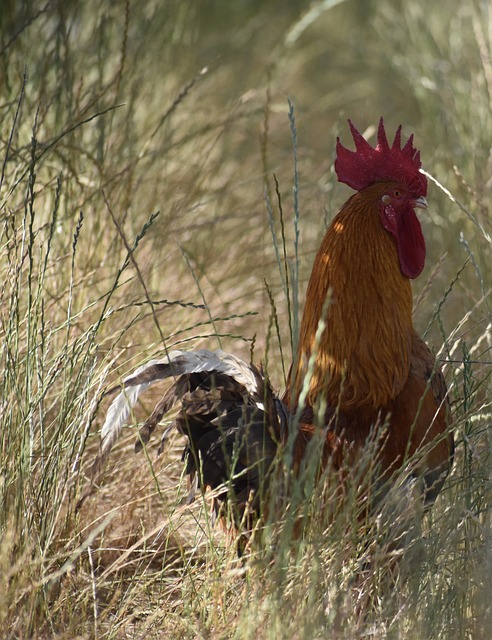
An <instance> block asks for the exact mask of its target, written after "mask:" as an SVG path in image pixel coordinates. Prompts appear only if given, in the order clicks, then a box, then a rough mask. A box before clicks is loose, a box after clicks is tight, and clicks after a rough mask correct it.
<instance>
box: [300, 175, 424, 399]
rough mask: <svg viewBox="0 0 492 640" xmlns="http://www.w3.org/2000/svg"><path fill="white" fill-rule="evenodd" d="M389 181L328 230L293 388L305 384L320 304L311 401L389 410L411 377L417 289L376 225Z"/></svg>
mask: <svg viewBox="0 0 492 640" xmlns="http://www.w3.org/2000/svg"><path fill="white" fill-rule="evenodd" d="M385 188H386V185H385V184H379V183H378V184H375V185H373V186H372V187H369V188H367V189H365V190H364V191H363V192H360V193H357V194H355V195H354V196H353V197H352V198H351V199H350V200H349V201H348V202H347V203H346V204H345V206H344V207H343V208H342V210H341V211H340V213H339V214H338V215H337V216H336V217H335V219H334V220H333V223H332V225H331V226H330V228H329V229H328V231H327V233H326V235H325V237H324V239H323V241H322V243H321V246H320V248H319V251H318V254H317V256H316V258H315V261H314V265H313V269H312V273H311V278H310V281H309V284H308V289H307V293H306V304H305V309H304V315H303V318H302V323H301V330H300V338H299V353H300V358H299V360H298V370H297V374H296V376H295V377H296V387H297V389H299V386H300V385H302V384H304V379H305V375H306V372H307V364H308V361H309V358H310V356H311V354H312V353H313V349H314V348H315V336H316V331H317V328H318V324H319V321H320V318H321V314H322V309H323V304H324V300H325V298H326V296H329V301H328V307H327V310H326V318H324V321H325V322H326V329H325V330H324V332H323V334H322V336H321V339H320V342H319V344H318V346H317V348H316V353H315V356H316V366H315V369H314V374H313V376H312V378H311V380H310V381H309V393H308V403H309V404H310V405H311V406H313V405H314V403H315V402H316V399H317V398H318V396H319V395H320V394H322V395H324V396H326V399H327V401H328V403H329V404H335V405H338V404H340V406H341V407H344V408H347V407H349V406H354V405H355V406H356V405H361V404H369V405H371V406H373V407H378V406H384V405H386V404H387V403H388V402H389V400H390V399H391V398H392V397H394V396H395V395H396V394H397V393H398V392H399V391H400V390H401V389H402V387H403V385H404V383H405V380H406V377H407V375H408V368H409V360H410V335H411V331H412V328H413V326H412V292H411V287H410V282H409V280H408V278H405V277H404V276H403V275H402V273H401V271H400V268H399V264H398V256H397V251H396V247H395V243H394V242H393V240H392V238H391V236H390V235H389V234H388V233H387V232H386V231H385V230H384V228H383V227H382V226H381V224H380V222H379V216H378V209H377V205H376V202H377V197H378V195H381V194H382V193H384V190H385Z"/></svg>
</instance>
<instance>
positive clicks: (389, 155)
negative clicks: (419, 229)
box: [335, 117, 427, 197]
mask: <svg viewBox="0 0 492 640" xmlns="http://www.w3.org/2000/svg"><path fill="white" fill-rule="evenodd" d="M348 123H349V126H350V131H351V132H352V137H353V139H354V142H355V151H350V149H347V148H346V147H344V146H343V145H342V143H341V142H340V138H337V158H336V160H335V172H336V174H337V176H338V180H339V181H340V182H344V183H345V184H348V186H349V187H352V189H356V190H357V191H360V190H361V189H364V188H365V187H368V186H369V185H371V184H374V183H375V182H386V181H394V182H400V183H403V184H405V185H406V186H407V187H409V188H410V189H411V191H412V193H413V194H415V196H416V197H420V196H425V195H427V178H426V177H425V176H424V175H423V174H422V173H420V171H419V170H420V167H421V166H422V163H421V162H420V152H419V151H418V150H417V149H415V148H414V146H413V134H412V135H411V136H410V137H409V138H408V140H407V142H406V144H405V146H404V147H403V148H402V147H401V125H400V126H399V127H398V129H397V130H396V135H395V139H394V141H393V144H392V145H391V147H390V146H389V144H388V139H387V137H386V131H385V130H384V122H383V118H382V117H381V119H380V120H379V127H378V143H377V145H376V147H375V148H373V147H371V145H370V144H369V143H368V142H367V140H365V138H364V137H363V135H362V134H361V133H360V131H357V129H356V128H355V127H354V125H353V124H352V122H351V121H350V120H349V121H348Z"/></svg>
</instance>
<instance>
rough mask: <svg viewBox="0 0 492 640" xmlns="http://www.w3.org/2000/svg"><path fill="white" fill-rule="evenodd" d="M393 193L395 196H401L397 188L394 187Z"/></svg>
mask: <svg viewBox="0 0 492 640" xmlns="http://www.w3.org/2000/svg"><path fill="white" fill-rule="evenodd" d="M393 195H394V196H395V198H399V197H400V196H401V191H400V190H399V189H395V190H394V191H393Z"/></svg>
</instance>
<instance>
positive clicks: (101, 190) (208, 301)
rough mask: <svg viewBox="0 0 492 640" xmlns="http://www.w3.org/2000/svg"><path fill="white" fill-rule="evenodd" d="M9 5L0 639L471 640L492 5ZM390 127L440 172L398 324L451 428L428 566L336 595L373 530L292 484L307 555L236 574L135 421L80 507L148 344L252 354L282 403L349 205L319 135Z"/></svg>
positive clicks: (486, 608)
mask: <svg viewBox="0 0 492 640" xmlns="http://www.w3.org/2000/svg"><path fill="white" fill-rule="evenodd" d="M14 4H15V3H9V2H7V3H5V8H2V12H3V13H2V15H1V22H0V25H1V33H0V36H1V40H0V51H1V56H0V83H1V88H2V92H1V95H2V100H1V104H0V136H1V149H2V151H1V152H0V215H1V235H0V272H1V275H0V302H1V306H0V309H1V311H0V318H1V326H0V335H1V341H0V345H1V347H0V354H1V366H2V376H1V383H0V384H1V396H0V403H1V404H0V407H1V410H0V421H1V425H0V434H1V435H0V443H1V453H0V456H1V458H0V461H1V462H0V499H1V505H2V508H1V509H0V532H1V537H0V628H2V629H3V630H5V631H2V633H3V634H4V636H5V638H21V637H24V638H25V637H33V638H49V637H59V638H67V639H68V638H76V637H81V638H124V637H144V636H145V637H151V638H152V637H155V638H159V637H176V638H197V637H210V638H225V637H235V638H241V639H242V638H244V639H246V638H255V639H260V638H265V639H266V638H282V637H283V638H306V639H308V638H309V639H311V638H322V637H323V638H325V637H333V638H354V637H358V636H361V635H362V634H363V633H367V632H368V630H372V632H373V637H378V638H383V637H384V638H386V637H395V638H409V639H413V638H416V639H417V638H419V639H421V638H443V639H444V638H446V639H448V638H457V639H461V638H463V639H465V638H473V639H474V640H475V639H480V638H483V639H484V640H485V639H486V638H488V636H489V631H488V630H489V629H490V626H491V624H492V611H491V605H490V602H491V601H492V583H491V580H492V578H491V576H492V554H491V549H492V546H491V523H490V517H491V512H490V504H491V498H492V486H491V480H490V455H491V443H490V422H491V418H492V409H491V400H490V398H491V384H490V375H491V371H492V365H491V362H492V356H491V351H490V349H491V343H492V319H491V313H490V305H491V302H490V289H491V286H492V280H491V276H490V256H491V250H492V248H491V243H490V237H491V235H492V229H491V224H490V212H489V209H490V187H491V184H490V176H491V161H490V140H491V139H492V121H491V115H490V113H491V111H490V95H491V94H492V66H491V59H492V55H491V49H492V43H491V40H490V32H491V31H490V29H491V24H492V23H491V20H492V17H491V15H490V9H489V8H488V5H487V4H486V3H482V4H479V3H475V2H472V1H471V0H470V1H465V2H458V1H456V2H454V1H453V2H451V3H448V4H447V5H446V6H445V7H444V6H437V5H435V6H434V5H431V4H430V3H424V2H420V1H419V0H413V1H412V2H401V3H400V2H398V3H393V2H389V1H388V2H379V3H366V2H363V1H362V0H361V1H360V2H357V1H356V0H347V1H346V2H341V3H338V4H337V3H329V2H328V3H327V2H325V3H323V2H319V3H314V4H313V5H312V7H311V9H310V11H311V14H310V15H311V16H312V15H315V14H317V15H316V20H303V19H302V16H303V15H305V14H303V11H304V9H305V7H304V6H303V5H302V6H301V3H299V4H297V3H295V2H293V3H277V2H274V1H273V0H272V1H271V2H268V3H263V5H262V6H261V7H258V8H253V7H249V6H248V5H247V3H246V4H244V3H238V4H237V6H236V5H235V8H234V10H233V11H232V10H231V7H230V6H229V5H227V7H225V5H224V3H222V2H214V3H207V6H206V7H205V5H204V7H203V8H202V7H201V5H200V7H199V6H198V4H199V3H194V2H191V1H190V2H178V1H176V2H174V1H172V2H166V3H162V6H161V5H160V4H159V3H151V2H146V3H142V4H141V5H139V6H138V7H137V6H134V3H130V2H124V1H117V2H113V3H111V4H109V3H107V2H105V1H104V0H101V1H100V2H97V1H96V0H90V1H88V2H86V3H85V4H83V5H82V4H80V3H62V5H63V6H62V5H60V6H59V7H55V6H54V5H51V4H46V5H42V4H39V6H37V7H33V6H31V5H30V4H29V3H18V6H14ZM34 4H36V3H34ZM331 5H333V7H331ZM335 5H336V6H335ZM292 34H294V36H295V37H294V36H293V35H292ZM288 98H290V104H289V100H288ZM289 114H290V121H289ZM381 114H384V116H385V120H386V121H387V122H388V123H392V124H393V125H395V127H396V125H397V124H399V123H400V122H401V123H403V125H404V132H405V134H409V133H410V132H412V131H413V132H414V133H415V139H416V145H417V146H418V147H419V148H420V149H421V152H422V159H423V162H424V168H425V169H426V171H428V172H429V174H430V175H431V176H432V178H433V180H432V184H431V186H430V189H429V198H428V199H429V202H430V207H429V211H428V215H427V216H426V217H425V218H424V217H422V216H421V218H422V222H423V227H424V233H425V235H426V240H427V246H428V258H427V266H426V270H425V272H424V274H423V276H422V278H420V280H419V281H417V282H416V283H415V297H416V299H418V300H419V304H418V307H417V309H416V315H415V323H416V326H417V328H418V330H419V332H420V333H422V334H424V333H425V334H426V339H427V340H428V341H429V343H430V344H431V346H432V347H433V349H434V351H435V352H436V353H438V357H439V358H441V360H442V362H443V367H444V370H445V373H446V377H447V381H448V384H449V386H450V393H451V398H452V402H453V413H454V418H455V429H456V435H457V456H456V463H455V466H454V469H453V472H452V475H451V477H450V478H449V480H448V481H447V483H446V486H445V489H444V491H443V493H442V495H441V496H440V497H439V499H438V501H437V503H436V505H435V508H434V509H433V510H432V512H431V513H430V514H429V515H428V516H426V518H425V521H424V537H423V540H422V541H421V542H422V545H423V550H424V554H423V560H421V564H420V566H419V568H418V571H416V572H415V574H414V575H413V576H412V577H411V579H410V578H409V579H408V580H406V579H405V578H404V577H400V578H399V581H398V583H397V585H396V587H395V588H394V589H393V592H392V593H391V594H389V596H388V594H387V590H385V587H384V584H385V576H384V572H385V568H386V566H387V562H386V561H387V556H386V555H385V553H386V552H385V547H384V545H383V546H382V547H379V549H378V553H380V555H379V556H377V562H376V568H375V570H374V571H373V573H372V574H370V575H369V576H368V577H367V581H366V582H362V583H361V584H358V585H355V586H354V576H356V575H358V572H359V569H360V561H361V558H364V557H365V556H364V554H366V553H370V551H371V550H373V547H371V544H373V542H374V535H373V533H374V531H372V533H370V532H368V533H367V536H365V535H364V534H363V532H361V531H360V530H359V528H358V527H356V526H355V525H354V519H353V510H354V509H355V508H356V506H355V505H356V502H355V501H350V500H349V501H347V503H346V505H345V508H344V510H343V511H342V512H341V513H340V514H338V515H337V518H336V519H335V520H333V519H331V520H330V519H329V518H328V517H326V518H324V517H323V516H322V510H319V509H318V505H319V504H320V502H323V501H324V502H325V503H327V504H329V503H330V495H329V492H328V493H327V494H326V495H325V494H323V492H322V490H321V489H318V490H317V491H315V492H314V495H312V496H311V497H310V499H309V500H305V496H304V495H303V494H302V486H301V488H298V491H299V493H298V494H297V495H294V497H293V503H292V505H291V507H290V508H291V509H292V513H295V512H296V509H298V508H299V505H301V506H302V508H303V509H304V510H305V511H304V512H303V513H305V514H306V522H307V524H306V527H307V529H306V532H305V536H304V537H303V539H302V540H294V541H293V540H292V532H291V523H289V522H287V523H286V524H285V526H282V523H277V524H275V523H270V524H269V526H271V527H272V529H271V538H269V537H268V535H267V534H265V535H264V537H263V542H262V544H259V545H258V547H256V548H253V549H251V552H250V553H251V557H250V558H248V561H247V563H246V565H243V564H242V563H241V562H239V561H238V560H237V558H236V553H235V544H234V542H233V541H231V540H230V536H228V535H226V534H225V533H224V532H222V531H221V530H220V528H218V527H213V526H212V523H211V519H210V516H209V502H208V501H207V500H202V499H201V498H200V499H199V500H197V501H196V502H195V503H194V504H193V505H191V506H186V505H185V504H184V503H183V499H184V498H185V496H186V493H187V490H186V485H185V479H184V478H183V477H182V469H181V463H180V458H181V450H182V442H181V440H180V438H179V437H178V436H177V435H174V434H173V435H172V436H171V437H170V439H169V441H168V444H167V447H166V450H165V453H164V454H163V456H161V457H160V458H159V459H157V460H156V458H155V456H154V454H153V449H152V447H151V448H150V449H149V455H148V457H146V456H145V455H144V454H143V453H141V454H140V455H139V456H135V455H134V454H133V441H134V429H133V428H129V429H128V430H127V431H126V432H125V437H123V438H122V441H121V443H120V444H119V445H118V447H117V449H116V450H115V452H114V453H113V455H112V457H111V459H110V461H109V464H108V467H107V469H106V473H105V474H104V476H103V478H102V479H101V480H100V482H101V484H100V486H97V487H95V488H94V490H92V491H91V492H90V494H89V495H87V496H86V497H85V501H84V502H83V503H82V504H81V506H80V508H79V509H78V510H77V509H76V506H77V504H78V502H79V499H80V498H81V497H82V496H83V495H85V494H84V492H86V491H87V488H88V482H87V477H86V476H87V470H88V468H89V466H90V464H91V462H92V459H93V456H94V454H95V452H96V451H97V447H98V429H99V428H100V426H101V424H102V422H103V417H104V411H105V409H106V408H107V400H106V399H103V391H104V389H105V388H106V387H107V386H108V385H110V384H113V383H115V382H117V381H118V380H119V379H120V378H121V377H122V376H124V375H126V374H127V373H128V372H129V371H130V370H132V369H133V368H134V367H135V366H136V365H138V364H139V363H141V362H142V361H143V360H145V359H147V358H149V357H150V356H152V355H153V354H155V353H162V350H163V349H164V348H173V347H175V346H176V345H179V346H180V347H183V348H188V347H190V348H192V347H194V346H200V347H204V346H206V347H208V348H212V349H215V348H217V347H218V346H219V343H220V344H221V345H222V346H223V348H225V349H228V350H231V351H233V352H234V353H237V354H238V355H240V356H242V357H245V358H248V356H249V353H250V351H251V349H252V348H253V352H254V357H255V359H256V360H260V359H263V360H264V361H265V364H266V366H267V369H268V372H269V375H270V377H271V379H272V381H273V383H274V385H275V386H276V387H277V388H279V389H282V388H283V384H284V375H285V373H284V369H283V367H282V363H281V357H280V354H281V351H280V348H281V347H282V357H283V359H284V368H285V367H288V366H289V364H290V359H291V346H290V345H291V339H295V322H291V323H290V324H289V319H290V318H293V317H294V312H295V311H299V310H300V309H301V308H302V300H303V295H304V290H305V284H306V280H307V277H308V275H309V270H310V265H311V262H312V258H313V256H314V251H315V250H316V249H317V246H318V243H319V240H320V238H321V237H322V234H323V232H324V228H325V226H326V224H327V223H328V222H329V220H330V219H331V217H332V216H333V215H334V213H335V212H336V211H337V208H338V207H339V206H340V204H341V203H342V202H343V201H344V200H345V198H346V197H347V195H348V191H347V190H346V189H345V187H343V186H342V185H339V184H338V183H337V182H336V180H335V178H334V176H333V172H332V168H331V167H332V161H333V157H334V148H335V139H336V135H341V136H342V137H343V136H345V135H346V127H345V118H346V117H347V116H350V117H351V118H352V119H353V120H354V122H356V123H357V125H358V126H360V127H361V128H364V127H366V126H374V124H375V123H376V122H377V121H378V118H379V116H380V115H381ZM294 116H295V122H294V120H293V118H294ZM274 174H275V177H274ZM298 233H299V235H297V234H298ZM284 246H285V255H284ZM436 265H437V268H435V267H436ZM265 281H266V284H265ZM297 282H298V287H299V299H297V294H296V292H295V285H296V283H297ZM293 284H294V286H293ZM287 292H288V294H289V295H287ZM273 308H274V309H275V313H273V312H272V309H273ZM291 330H292V336H293V337H292V338H291ZM150 396H151V397H150V398H146V397H144V398H143V400H142V403H143V406H141V407H139V409H138V411H137V416H136V417H137V418H139V417H141V416H143V415H146V411H148V409H149V408H150V407H151V406H152V394H150ZM306 482H308V481H307V480H306ZM307 486H308V485H307ZM325 491H328V490H325ZM296 500H297V501H298V502H297V503H296ZM269 539H271V540H272V541H273V540H275V541H276V542H275V544H273V542H272V544H271V545H269V544H268V540H269ZM265 541H266V542H265ZM356 587H357V588H356ZM357 594H359V595H360V594H362V596H364V595H367V594H370V595H371V599H372V607H373V611H374V613H373V615H372V620H370V621H368V620H366V619H364V617H363V616H362V617H361V616H360V615H358V608H357V607H358V603H357V597H358V595H357ZM369 627H370V629H369Z"/></svg>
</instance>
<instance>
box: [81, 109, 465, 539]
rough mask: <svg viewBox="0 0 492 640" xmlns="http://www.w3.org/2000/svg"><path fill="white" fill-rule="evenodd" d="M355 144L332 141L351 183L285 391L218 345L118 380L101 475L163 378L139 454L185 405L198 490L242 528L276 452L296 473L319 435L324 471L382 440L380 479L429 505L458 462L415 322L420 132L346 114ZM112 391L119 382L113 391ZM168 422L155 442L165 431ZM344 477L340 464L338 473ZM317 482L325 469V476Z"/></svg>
mask: <svg viewBox="0 0 492 640" xmlns="http://www.w3.org/2000/svg"><path fill="white" fill-rule="evenodd" d="M349 126H350V130H351V133H352V137H353V140H354V143H355V150H354V151H351V150H349V149H348V148H346V147H344V146H343V145H342V144H341V142H340V139H337V147H336V152H337V156H336V161H335V172H336V174H337V177H338V180H339V181H340V182H343V183H345V184H347V185H348V186H349V187H351V188H352V189H354V190H355V192H356V193H355V194H354V195H352V197H351V198H350V199H349V200H348V201H347V202H346V203H345V204H344V205H343V206H342V208H341V210H340V211H339V213H338V214H337V215H336V216H335V218H334V219H333V221H332V223H331V225H330V226H329V228H328V230H327V232H326V234H325V236H324V239H323V241H322V243H321V246H320V248H319V251H318V253H317V255H316V258H315V260H314V265H313V268H312V273H311V277H310V280H309V284H308V288H307V293H306V302H305V307H304V313H303V317H302V322H301V327H300V336H299V341H298V351H297V354H296V356H295V359H294V362H293V364H292V366H291V369H290V373H289V377H288V384H287V389H286V391H285V393H284V394H283V396H282V397H281V398H280V397H278V396H276V395H275V394H274V392H273V390H272V387H271V385H270V382H269V381H268V379H267V378H266V377H265V376H264V374H263V372H262V371H261V369H260V368H258V367H256V366H254V365H253V364H248V363H246V362H244V361H243V360H241V359H240V358H237V357H236V356H234V355H231V354H228V353H224V352H223V351H215V352H211V351H207V350H199V351H194V352H185V351H172V352H170V353H166V355H165V357H164V358H163V359H162V360H153V361H151V362H149V363H148V364H146V365H144V366H142V367H140V368H139V369H137V370H136V371H135V372H134V373H133V374H132V375H131V376H130V377H128V378H126V379H125V380H124V381H123V384H122V386H123V389H122V390H121V392H120V394H119V395H118V396H117V397H116V399H115V400H114V401H113V403H112V405H111V406H110V408H109V410H108V413H107V417H106V420H105V423H104V425H103V428H102V434H101V446H100V451H99V455H98V458H97V460H96V461H95V464H94V467H93V472H94V473H95V472H96V471H98V470H99V469H100V468H101V464H102V462H103V461H104V459H105V458H106V457H107V455H108V454H109V452H110V450H111V448H112V446H113V444H114V442H115V440H116V438H117V437H118V435H119V433H120V431H121V429H122V427H123V425H124V424H125V422H126V421H127V419H128V417H129V415H130V411H131V407H132V406H133V405H134V404H135V403H136V402H137V400H138V397H139V396H140V394H141V393H142V392H143V391H145V390H146V389H147V388H148V387H149V386H150V385H152V384H155V383H156V382H158V381H160V380H163V379H166V378H172V379H173V383H172V385H171V387H170V388H169V389H168V390H167V391H166V393H165V394H164V395H163V397H162V398H161V400H160V401H159V402H158V403H157V405H156V407H155V409H154V410H153V412H152V414H151V415H150V416H149V417H148V418H147V420H146V421H145V423H144V424H143V426H142V427H141V429H140V433H139V437H138V440H137V442H136V445H135V448H136V450H137V451H138V450H140V449H142V447H143V446H144V445H145V444H146V443H147V442H148V441H149V439H150V437H151V435H152V432H153V431H154V429H155V428H156V426H157V425H158V424H159V422H160V421H161V419H162V418H163V417H164V416H165V414H166V413H167V412H168V411H170V409H171V408H172V407H173V406H174V405H176V404H178V405H179V412H178V414H177V416H176V418H175V419H174V421H173V423H172V424H171V426H170V427H169V429H172V428H174V427H176V428H177V429H178V431H179V432H180V433H181V434H183V435H184V436H185V437H186V447H185V451H184V454H183V460H184V461H185V464H186V473H187V474H189V476H190V480H191V486H192V490H191V492H190V499H192V498H193V496H194V491H195V490H196V489H197V488H200V489H202V490H205V489H206V488H212V489H214V490H216V491H215V492H214V495H215V497H214V505H215V507H216V509H217V510H219V511H220V510H222V513H224V508H225V507H227V508H228V509H229V513H230V514H232V521H233V525H234V526H235V528H236V529H237V530H238V531H244V530H250V529H251V527H252V526H253V525H254V523H255V522H256V521H258V519H261V518H262V517H264V516H265V507H264V505H265V504H266V496H268V491H269V486H270V485H271V477H272V469H273V467H274V464H273V463H274V460H275V459H276V457H277V456H278V453H279V451H280V452H282V451H284V450H285V448H286V447H287V446H291V445H292V446H293V456H292V458H291V460H292V464H293V467H294V471H296V470H297V471H298V469H299V467H300V465H301V463H302V464H306V463H308V462H309V461H306V451H307V450H308V446H309V445H310V443H312V442H314V440H313V436H314V434H318V435H317V437H318V438H319V433H320V432H321V433H322V437H321V439H319V440H318V441H319V442H320V443H321V444H320V446H321V448H322V449H323V450H322V452H321V455H320V456H319V459H320V461H321V466H322V467H323V466H324V467H326V466H327V465H330V466H331V468H333V469H334V470H335V472H337V471H338V472H340V474H342V470H346V468H347V464H348V466H349V467H350V466H352V467H355V468H356V467H357V465H358V464H360V461H361V459H362V458H363V456H364V451H365V449H366V447H367V443H368V442H370V441H371V439H373V438H374V434H375V433H376V436H378V433H379V432H381V434H382V435H381V437H380V439H379V440H378V444H377V446H378V452H377V466H376V467H375V468H377V469H378V478H375V479H374V480H375V482H376V483H378V485H380V486H389V485H391V478H392V477H394V474H395V472H397V471H399V470H401V469H405V470H407V466H408V461H409V460H414V462H413V463H412V464H410V466H408V471H405V472H406V473H408V478H409V479H411V480H412V483H413V484H412V486H413V487H414V488H415V487H416V488H417V493H418V500H419V501H420V502H421V504H422V505H423V506H424V507H427V506H429V505H430V504H432V503H433V501H434V500H435V498H436V496H437V495H438V493H439V491H440V490H441V488H442V485H443V483H444V480H445V478H446V476H447V475H448V473H449V470H450V467H451V464H452V460H453V448H454V445H453V438H452V436H451V432H450V424H451V418H450V411H449V402H448V397H447V388H446V383H445V380H444V377H443V374H442V372H441V370H440V369H439V366H438V364H437V363H436V360H435V358H434V357H433V355H432V354H431V351H430V350H429V348H428V347H427V345H426V344H425V342H424V341H423V340H422V339H421V338H420V337H419V336H418V335H417V334H416V332H415V331H414V328H413V323H412V289H411V283H410V280H412V279H414V278H416V277H417V276H419V275H420V273H421V272H422V269H423V267H424V262H425V255H426V248H425V241H424V237H423V234H422V230H421V226H420V223H419V220H418V218H417V216H416V214H415V209H416V208H419V209H425V208H426V207H427V202H426V199H425V196H426V195H427V180H426V178H425V176H424V175H423V174H422V173H421V172H420V167H421V162H420V153H419V151H417V150H416V149H415V148H414V146H413V135H412V136H411V137H410V138H409V139H408V140H407V142H406V143H405V144H404V146H402V141H401V126H400V127H399V128H398V130H397V132H396V135H395V138H394V141H393V143H392V145H391V146H390V145H389V143H388V140H387V136H386V132H385V128H384V122H383V118H381V119H380V122H379V127H378V132H377V144H376V146H375V147H372V146H371V145H370V144H369V143H368V142H367V141H366V140H365V138H364V137H363V136H362V134H361V133H360V132H359V131H358V130H357V129H356V128H355V126H354V125H353V124H352V122H351V121H350V120H349ZM112 391H114V389H113V390H112ZM169 429H168V430H166V432H165V434H164V436H163V439H162V444H161V447H160V448H159V450H162V447H163V444H164V442H165V439H166V437H167V433H168V431H169ZM343 473H345V471H343ZM318 477H320V474H318Z"/></svg>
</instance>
